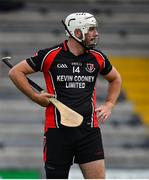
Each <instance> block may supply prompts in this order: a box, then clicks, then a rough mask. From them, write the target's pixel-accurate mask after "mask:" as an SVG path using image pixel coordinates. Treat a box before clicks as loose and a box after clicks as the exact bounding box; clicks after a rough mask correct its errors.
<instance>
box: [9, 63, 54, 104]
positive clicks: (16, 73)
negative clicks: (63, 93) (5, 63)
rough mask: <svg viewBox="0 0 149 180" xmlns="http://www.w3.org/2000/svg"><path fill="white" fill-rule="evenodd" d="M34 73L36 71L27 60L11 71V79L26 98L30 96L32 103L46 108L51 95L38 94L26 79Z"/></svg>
mask: <svg viewBox="0 0 149 180" xmlns="http://www.w3.org/2000/svg"><path fill="white" fill-rule="evenodd" d="M32 73H35V71H34V70H33V69H32V68H31V67H30V65H29V64H28V63H27V62H26V60H23V61H21V62H20V63H18V64H17V65H15V66H14V67H13V68H12V69H11V70H10V71H9V77H10V79H11V80H12V81H13V83H14V84H15V86H16V87H17V88H18V89H19V90H20V91H22V92H23V93H24V94H25V95H26V96H28V97H29V98H30V99H31V100H32V101H34V102H36V103H37V104H39V105H41V106H43V107H46V106H48V104H49V100H48V98H49V97H51V95H50V94H48V93H46V92H45V93H42V94H38V93H37V92H35V91H34V90H33V89H32V87H31V85H30V84H29V82H28V80H27V78H26V76H27V75H28V74H32Z"/></svg>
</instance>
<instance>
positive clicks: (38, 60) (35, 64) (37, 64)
mask: <svg viewBox="0 0 149 180" xmlns="http://www.w3.org/2000/svg"><path fill="white" fill-rule="evenodd" d="M44 57H45V52H44V51H43V50H40V51H38V52H37V53H36V54H35V55H34V56H32V57H30V58H27V59H26V62H27V63H28V64H29V65H30V66H31V68H32V69H33V70H34V71H41V66H42V63H43V60H44Z"/></svg>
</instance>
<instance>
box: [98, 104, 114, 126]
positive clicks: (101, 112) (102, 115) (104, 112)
mask: <svg viewBox="0 0 149 180" xmlns="http://www.w3.org/2000/svg"><path fill="white" fill-rule="evenodd" d="M112 108H113V104H112V103H111V102H106V103H104V104H102V105H100V106H99V107H98V108H96V110H95V111H96V113H97V120H98V121H100V122H101V123H104V122H105V121H106V119H107V118H108V117H109V116H110V114H111V111H112Z"/></svg>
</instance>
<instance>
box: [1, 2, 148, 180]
mask: <svg viewBox="0 0 149 180" xmlns="http://www.w3.org/2000/svg"><path fill="white" fill-rule="evenodd" d="M78 11H87V12H90V13H93V14H94V15H95V16H96V18H97V20H98V21H99V32H100V42H99V44H98V48H99V49H101V50H102V51H103V52H104V53H105V54H107V55H108V57H109V59H110V60H111V62H112V63H113V64H114V65H115V66H116V67H117V69H118V70H119V72H120V73H121V75H122V79H123V86H122V91H121V94H120V97H119V99H118V103H117V105H116V107H115V109H114V111H113V113H112V115H111V117H110V118H109V120H108V121H107V122H106V124H104V125H102V127H101V130H102V133H103V140H104V147H105V153H106V168H107V177H108V178H146V179H148V178H149V172H148V168H149V130H148V127H149V103H148V102H149V93H148V92H149V83H148V79H149V71H148V69H149V20H148V19H149V1H148V0H82V1H81V0H80V1H79V0H71V1H69V0H0V57H3V56H12V62H13V63H14V64H15V63H17V62H19V61H20V60H22V59H25V58H27V57H30V56H31V55H33V54H34V53H35V52H36V51H38V50H39V49H40V48H44V47H50V46H53V45H55V44H58V43H59V42H61V41H63V40H64V39H65V33H64V27H63V25H62V23H61V20H62V19H64V18H65V17H66V16H67V15H68V14H69V13H72V12H78ZM7 73H8V67H6V66H5V65H4V64H3V63H1V62H0V178H30V179H33V178H45V175H44V170H43V162H42V138H43V115H44V110H43V109H42V108H41V107H39V106H38V105H36V104H33V103H32V102H31V101H29V100H28V99H27V98H26V97H25V96H24V95H22V93H20V92H19V91H18V90H17V89H16V88H15V87H14V85H13V84H12V83H11V82H10V80H9V79H8V74H7ZM32 78H33V79H34V80H35V81H36V82H38V83H39V84H41V85H42V86H43V87H44V82H42V75H41V74H40V73H37V74H36V75H32ZM106 87H107V84H106V83H105V82H104V81H103V80H102V79H100V83H99V81H98V82H97V90H98V92H99V93H98V94H97V103H98V104H100V103H101V102H102V101H103V100H104V97H105V96H106V94H105V92H106V90H105V89H106ZM70 178H82V176H81V173H80V171H79V169H78V167H77V166H76V165H74V166H73V167H72V169H71V172H70Z"/></svg>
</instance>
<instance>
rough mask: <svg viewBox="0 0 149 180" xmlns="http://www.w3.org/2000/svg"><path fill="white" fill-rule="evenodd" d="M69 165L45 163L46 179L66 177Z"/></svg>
mask: <svg viewBox="0 0 149 180" xmlns="http://www.w3.org/2000/svg"><path fill="white" fill-rule="evenodd" d="M69 170H70V166H65V165H64V166H58V165H53V164H52V165H51V164H45V172H46V178H47V179H68V175H69Z"/></svg>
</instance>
